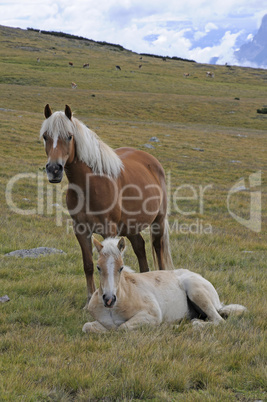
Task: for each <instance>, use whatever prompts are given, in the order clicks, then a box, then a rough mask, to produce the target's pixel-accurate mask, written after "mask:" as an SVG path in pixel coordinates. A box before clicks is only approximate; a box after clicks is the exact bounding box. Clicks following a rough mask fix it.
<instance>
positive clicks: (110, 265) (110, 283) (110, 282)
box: [106, 255, 115, 296]
mask: <svg viewBox="0 0 267 402" xmlns="http://www.w3.org/2000/svg"><path fill="white" fill-rule="evenodd" d="M114 268H115V260H114V257H113V255H110V256H109V257H108V259H107V273H108V278H107V279H108V281H107V282H108V287H107V290H106V293H108V296H112V295H114V293H115V289H114Z"/></svg>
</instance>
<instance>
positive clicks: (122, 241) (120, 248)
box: [117, 237, 125, 253]
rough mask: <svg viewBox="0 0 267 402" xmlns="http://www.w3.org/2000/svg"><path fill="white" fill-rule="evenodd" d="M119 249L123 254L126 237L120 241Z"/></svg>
mask: <svg viewBox="0 0 267 402" xmlns="http://www.w3.org/2000/svg"><path fill="white" fill-rule="evenodd" d="M117 247H118V249H119V250H120V252H121V253H122V252H123V250H124V249H125V240H124V237H122V238H121V239H120V241H119V243H118V244H117Z"/></svg>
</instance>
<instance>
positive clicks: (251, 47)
mask: <svg viewBox="0 0 267 402" xmlns="http://www.w3.org/2000/svg"><path fill="white" fill-rule="evenodd" d="M235 56H236V58H237V60H238V61H239V62H240V63H242V64H244V63H246V62H247V61H249V62H253V63H255V65H257V66H259V67H266V66H267V14H266V15H265V16H264V17H263V19H262V23H261V26H260V28H259V30H258V32H257V34H256V35H255V36H254V38H253V40H252V41H251V42H249V43H245V44H244V45H242V46H241V48H240V50H238V51H236V52H235Z"/></svg>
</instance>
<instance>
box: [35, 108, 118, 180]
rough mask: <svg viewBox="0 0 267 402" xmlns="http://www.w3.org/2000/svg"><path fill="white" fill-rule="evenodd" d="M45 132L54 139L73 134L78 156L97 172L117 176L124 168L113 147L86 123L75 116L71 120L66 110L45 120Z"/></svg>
mask: <svg viewBox="0 0 267 402" xmlns="http://www.w3.org/2000/svg"><path fill="white" fill-rule="evenodd" d="M45 132H46V133H47V135H48V136H50V137H52V138H53V139H54V141H56V140H57V138H59V137H60V138H63V139H67V138H68V137H69V135H70V134H72V135H73V137H74V139H75V143H76V155H77V158H78V159H79V160H80V161H82V162H84V163H85V164H86V165H87V166H89V167H90V168H91V169H92V170H93V172H94V173H96V174H99V175H107V176H110V177H114V178H117V177H118V176H119V174H120V172H121V169H123V163H122V161H121V159H120V158H119V157H118V155H117V154H116V153H115V152H114V151H113V149H111V148H110V147H109V146H108V145H107V144H105V143H104V142H103V141H102V140H101V139H100V138H99V137H98V135H97V134H96V133H94V132H93V131H92V130H90V129H89V128H88V127H86V125H85V124H83V123H82V122H81V121H79V120H78V119H76V118H74V117H72V119H71V120H70V119H69V118H68V117H67V116H66V115H65V113H64V112H55V113H53V114H52V115H51V116H50V117H49V118H48V119H46V120H45V121H44V122H43V125H42V127H41V131H40V136H41V137H42V136H43V134H44V133H45Z"/></svg>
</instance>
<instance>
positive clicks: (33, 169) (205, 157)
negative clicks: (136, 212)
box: [0, 26, 267, 402]
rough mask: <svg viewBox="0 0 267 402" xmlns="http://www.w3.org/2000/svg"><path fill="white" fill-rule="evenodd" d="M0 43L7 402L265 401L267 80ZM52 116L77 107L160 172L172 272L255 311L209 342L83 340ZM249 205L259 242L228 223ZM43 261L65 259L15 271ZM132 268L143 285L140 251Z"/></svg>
mask: <svg viewBox="0 0 267 402" xmlns="http://www.w3.org/2000/svg"><path fill="white" fill-rule="evenodd" d="M0 42H1V46H0V93H1V97H0V138H1V141H0V154H1V165H0V169H1V174H0V186H1V192H0V197H1V198H0V208H1V214H0V220H1V225H0V239H1V241H0V247H1V249H0V264H1V265H0V296H4V295H6V294H7V295H8V296H9V298H10V301H9V302H8V303H0V401H1V402H2V401H10V402H11V401H12V402H13V401H27V402H28V401H64V402H67V401H121V400H124V401H129V400H132V401H134V400H152V401H186V402H190V401H192V402H195V401H214V402H215V401H216V402H217V401H256V400H262V401H263V400H266V399H267V394H266V321H267V314H266V310H267V302H266V294H267V279H266V267H267V263H266V261H267V258H266V251H267V246H266V244H267V243H266V240H267V239H266V216H267V208H266V204H267V203H266V201H267V196H266V167H267V163H266V145H267V138H266V125H267V115H264V114H258V113H257V109H259V108H263V107H266V104H267V98H266V89H267V71H266V70H260V69H251V68H239V67H236V66H213V65H202V64H197V63H192V62H187V61H182V60H171V59H167V60H166V61H163V60H162V59H161V58H155V57H149V56H143V57H142V60H140V55H138V54H135V53H132V52H130V51H126V50H123V51H122V50H119V48H118V47H114V46H111V45H100V44H97V43H94V42H90V41H82V40H77V39H67V38H61V37H55V36H52V35H44V34H41V33H38V32H33V31H25V30H20V29H11V28H7V27H1V26H0ZM178 56H179V55H178ZM38 57H39V58H40V62H37V58H38ZM70 61H71V62H72V63H73V67H70V66H69V62H70ZM84 63H90V67H89V69H85V68H83V67H82V66H83V64H84ZM140 64H141V65H142V68H139V65H140ZM116 65H120V67H121V71H117V70H116V69H115V66H116ZM206 71H211V72H213V73H214V74H215V75H214V78H209V77H206ZM184 73H189V74H190V75H189V77H187V78H186V77H184ZM72 82H75V83H76V84H77V88H76V89H72V88H71V83H72ZM47 103H49V104H50V106H51V108H52V110H53V111H56V110H63V109H64V107H65V104H69V105H70V106H71V108H72V110H73V111H74V113H75V116H76V117H77V118H78V119H80V120H81V121H83V122H84V123H85V124H87V125H88V126H89V127H90V128H91V129H92V130H94V131H95V132H96V133H97V134H98V135H99V136H100V137H101V139H102V140H103V141H105V142H106V143H108V144H109V145H110V146H111V147H112V148H117V147H121V146H132V147H135V148H138V149H142V150H145V151H147V152H149V153H151V154H153V155H154V156H156V157H157V158H158V159H159V160H160V162H161V163H162V165H163V167H164V169H165V172H166V176H167V182H168V190H169V223H170V229H171V230H170V242H171V249H172V255H173V261H174V265H175V266H176V267H177V268H178V267H184V268H188V269H191V270H193V271H195V272H198V273H200V274H202V275H203V276H205V278H207V279H208V280H210V281H211V282H212V283H213V284H214V286H215V287H216V289H217V290H218V293H219V295H220V298H221V300H222V301H223V302H224V303H225V304H229V303H239V304H243V305H245V306H246V307H247V308H248V312H246V313H245V314H244V315H243V316H242V317H230V318H229V319H228V320H227V321H226V322H225V324H224V325H220V326H218V327H212V326H208V327H207V328H205V329H202V330H195V329H193V328H192V326H191V325H190V323H189V322H187V321H186V320H184V321H183V322H182V323H181V324H180V325H179V327H177V326H173V325H166V324H163V325H161V326H159V327H157V328H149V327H142V328H140V329H138V330H136V331H134V332H116V331H111V332H109V333H107V334H103V335H89V334H84V333H82V326H83V324H84V323H85V322H86V321H89V320H90V319H91V317H90V316H89V313H88V312H87V311H85V310H84V309H83V306H84V304H85V300H86V286H85V277H84V273H83V268H82V257H81V252H80V249H79V245H78V242H77V241H76V238H75V236H74V234H73V232H72V230H71V225H70V221H69V216H68V214H67V213H63V212H62V211H61V209H59V208H58V207H57V206H56V204H61V203H62V204H63V205H64V192H65V191H64V187H65V186H66V184H67V180H66V178H64V181H63V183H62V184H60V185H51V184H49V183H48V181H47V179H46V175H45V172H44V167H45V164H46V156H45V152H44V149H43V143H42V141H41V140H40V139H39V131H40V127H41V124H42V121H43V119H44V115H43V110H44V106H45V105H46V104H47ZM153 136H156V137H157V138H158V139H159V142H151V141H149V140H150V138H151V137H153ZM144 144H151V145H152V146H153V148H146V147H145V146H144ZM19 174H24V175H23V176H22V175H21V176H17V175H19ZM255 174H256V176H257V180H258V182H257V183H256V184H258V185H255V182H253V180H252V178H253V177H254V176H255ZM251 175H252V176H251ZM253 175H254V176H253ZM14 178H15V179H14ZM12 179H13V182H12ZM241 179H243V181H242V180H241ZM249 179H251V180H250V181H249ZM239 182H240V184H238V185H237V187H238V186H239V191H237V192H235V193H234V192H233V193H232V194H231V193H230V196H229V191H230V189H232V188H233V186H234V185H236V183H239ZM12 183H13V184H12ZM38 183H39V187H38ZM244 183H245V186H244ZM253 183H254V184H253ZM250 185H251V191H252V193H250V191H249V189H250ZM38 188H39V191H38ZM61 188H62V189H63V190H62V193H63V194H61V191H60V190H59V189H61ZM7 189H9V190H10V192H8V191H7ZM255 192H256V193H257V197H258V198H257V200H258V204H257V206H258V208H259V207H260V205H259V201H260V200H261V216H260V220H259V221H258V226H257V227H256V231H255V230H252V229H251V227H250V228H249V227H246V226H244V224H241V223H240V221H237V220H236V219H234V217H233V214H235V216H238V217H241V218H242V219H243V222H249V218H250V199H252V195H253V194H254V195H255V194H256V193H255ZM6 197H7V198H6ZM8 197H9V198H8ZM7 200H8V202H7ZM227 200H228V202H227ZM229 211H231V213H232V215H231V214H230V212H229ZM257 216H258V217H259V215H257ZM260 222H261V227H259V223H260ZM144 237H145V239H146V246H147V255H148V260H149V263H150V265H151V267H152V255H151V250H150V242H149V235H148V234H147V233H145V234H144ZM41 246H46V247H56V248H58V249H61V250H63V251H64V252H65V253H66V254H56V255H51V256H47V257H39V258H37V259H31V258H24V259H22V258H14V257H6V256H5V254H6V253H8V252H10V251H13V250H17V249H27V248H33V247H41ZM95 258H96V255H95ZM125 262H126V264H127V265H130V266H131V267H132V268H133V269H136V270H138V267H137V260H136V258H135V256H134V254H133V251H132V249H131V247H130V245H129V246H128V249H127V251H126V255H125ZM95 277H96V282H97V283H98V276H97V273H96V274H95Z"/></svg>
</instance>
